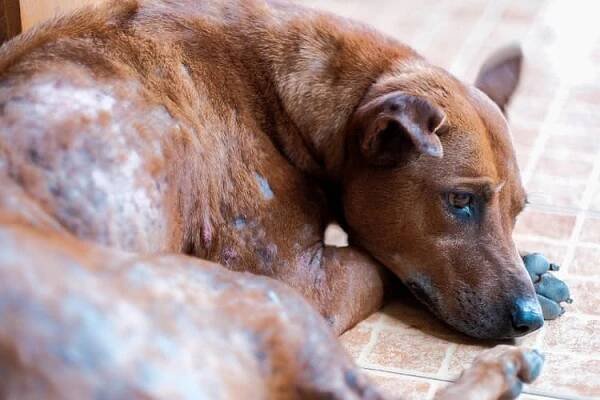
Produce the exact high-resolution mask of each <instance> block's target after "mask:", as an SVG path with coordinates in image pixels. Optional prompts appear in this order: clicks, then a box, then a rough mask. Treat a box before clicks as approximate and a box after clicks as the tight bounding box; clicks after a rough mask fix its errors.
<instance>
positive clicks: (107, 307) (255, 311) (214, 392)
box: [0, 206, 543, 400]
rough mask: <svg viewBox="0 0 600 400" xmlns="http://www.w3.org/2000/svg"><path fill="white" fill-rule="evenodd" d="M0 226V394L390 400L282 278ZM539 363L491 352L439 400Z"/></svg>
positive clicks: (467, 394) (490, 385)
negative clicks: (140, 253) (125, 250)
mask: <svg viewBox="0 0 600 400" xmlns="http://www.w3.org/2000/svg"><path fill="white" fill-rule="evenodd" d="M26 208H28V207H27V206H24V209H26ZM29 211H31V213H32V214H34V213H35V212H36V211H35V210H34V209H30V210H29ZM0 222H1V224H0V250H1V251H0V316H1V317H2V321H3V323H2V324H0V368H1V369H2V371H3V377H2V379H0V396H1V397H2V398H19V399H40V398H43V399H48V400H58V399H60V400H70V399H91V398H102V399H232V400H233V399H242V398H251V399H276V400H279V399H284V400H285V399H339V400H347V399H350V400H352V399H364V400H374V399H384V398H385V397H383V396H381V395H380V394H379V393H378V392H377V390H376V388H375V387H374V386H373V385H372V384H371V383H370V382H369V380H368V379H367V378H366V377H365V376H364V374H363V372H362V371H361V370H360V369H359V368H358V367H357V366H356V365H355V364H354V363H353V362H352V361H351V359H350V357H349V356H348V355H347V354H346V353H345V352H344V351H343V349H342V348H341V346H340V344H339V343H338V341H337V338H336V337H335V334H334V333H333V332H332V331H331V329H330V328H329V326H328V325H327V323H326V321H325V320H324V319H323V318H322V317H321V316H320V315H319V314H318V313H317V312H316V311H315V310H314V308H313V307H312V306H311V305H310V304H308V303H307V302H306V300H304V299H303V298H302V297H301V296H299V295H298V294H297V293H296V292H295V291H294V290H292V289H291V288H289V287H287V286H286V285H284V284H282V283H280V282H277V281H275V280H273V279H269V278H266V277H260V276H257V275H254V274H248V273H238V272H232V271H229V270H227V269H225V268H223V267H222V266H220V265H217V264H213V263H210V262H208V261H205V260H199V259H197V258H191V257H186V256H182V255H156V256H150V255H141V256H140V255H138V254H132V253H125V252H122V251H118V250H115V249H111V248H104V247H101V246H98V245H94V244H91V243H88V242H83V241H81V240H79V239H76V238H74V237H72V236H70V235H68V234H64V233H56V231H55V230H54V229H50V230H47V229H44V228H41V227H37V228H33V227H32V226H31V225H27V224H24V223H15V222H14V221H10V220H9V219H7V218H5V217H3V216H0ZM542 361H543V359H542V357H541V356H540V355H539V354H538V353H536V352H535V351H528V350H525V349H520V348H516V347H509V346H500V347H498V348H495V349H493V350H490V351H488V352H484V353H483V354H482V355H480V356H479V357H478V359H477V360H476V361H475V364H474V366H473V367H472V368H471V369H469V370H466V371H465V372H463V374H462V375H461V377H460V379H459V380H458V381H457V383H456V384H454V385H450V386H448V387H447V388H445V389H444V390H443V391H442V392H440V393H438V395H437V397H436V398H437V399H440V400H458V399H465V398H467V399H490V400H491V399H499V398H501V396H504V397H502V398H512V397H514V396H516V395H518V393H519V392H520V388H521V385H522V382H523V381H525V382H529V381H531V380H533V379H535V377H537V375H538V374H539V371H540V367H541V363H542Z"/></svg>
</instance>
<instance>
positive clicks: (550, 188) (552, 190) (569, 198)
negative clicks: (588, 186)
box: [526, 177, 585, 209]
mask: <svg viewBox="0 0 600 400" xmlns="http://www.w3.org/2000/svg"><path fill="white" fill-rule="evenodd" d="M526 189H527V193H528V196H529V200H530V201H531V203H532V204H534V205H543V206H554V207H568V208H574V209H581V208H582V207H583V205H584V204H583V193H584V192H585V184H583V183H576V184H572V185H566V184H564V183H553V182H552V180H547V179H541V178H539V177H537V179H532V180H531V182H529V183H528V184H527V186H526Z"/></svg>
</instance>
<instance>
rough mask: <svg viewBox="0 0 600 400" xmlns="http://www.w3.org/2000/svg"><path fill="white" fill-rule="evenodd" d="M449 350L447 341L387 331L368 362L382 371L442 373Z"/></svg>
mask: <svg viewBox="0 0 600 400" xmlns="http://www.w3.org/2000/svg"><path fill="white" fill-rule="evenodd" d="M448 346H449V344H448V343H447V342H446V341H444V340H441V339H438V338H436V337H433V336H430V335H427V334H424V333H423V332H421V331H418V330H416V329H387V328H384V329H382V330H381V331H380V332H379V335H378V337H377V342H376V343H375V346H374V347H373V349H372V351H371V353H370V354H368V355H367V356H366V360H365V362H366V363H367V365H377V366H379V367H381V368H395V369H400V370H403V371H411V372H415V373H429V374H432V373H436V372H437V371H438V370H439V369H440V367H441V365H442V361H443V360H444V357H445V355H446V350H447V348H448Z"/></svg>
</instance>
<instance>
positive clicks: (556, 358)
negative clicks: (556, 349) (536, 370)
mask: <svg viewBox="0 0 600 400" xmlns="http://www.w3.org/2000/svg"><path fill="white" fill-rule="evenodd" d="M585 354H590V353H584V355H581V354H554V353H545V356H546V362H545V364H544V369H543V370H542V374H541V376H540V377H539V378H538V379H537V380H536V381H535V382H534V383H533V384H532V385H531V389H532V390H536V391H540V392H542V394H549V395H553V396H557V397H558V398H561V395H563V396H565V395H569V396H581V397H584V398H587V399H592V398H596V399H597V398H600V379H598V378H599V377H600V358H599V357H598V356H597V354H596V355H593V354H590V355H589V356H586V355H585Z"/></svg>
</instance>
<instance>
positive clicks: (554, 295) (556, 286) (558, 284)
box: [534, 272, 571, 303]
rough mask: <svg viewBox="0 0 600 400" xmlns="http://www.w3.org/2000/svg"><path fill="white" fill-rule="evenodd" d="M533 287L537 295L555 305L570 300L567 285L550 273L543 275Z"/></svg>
mask: <svg viewBox="0 0 600 400" xmlns="http://www.w3.org/2000/svg"><path fill="white" fill-rule="evenodd" d="M534 286H535V291H536V293H537V294H539V295H541V296H544V297H547V298H549V299H550V300H552V301H555V302H557V303H561V302H563V301H565V302H566V301H568V300H570V298H571V294H570V293H569V288H568V287H567V285H566V284H565V283H564V282H563V281H561V280H560V279H558V278H557V277H555V276H554V275H552V274H551V273H550V272H546V273H545V274H543V275H542V276H541V277H540V280H539V281H538V282H537V283H536V284H535V285H534Z"/></svg>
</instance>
